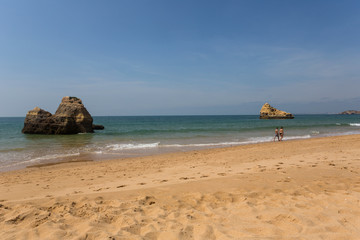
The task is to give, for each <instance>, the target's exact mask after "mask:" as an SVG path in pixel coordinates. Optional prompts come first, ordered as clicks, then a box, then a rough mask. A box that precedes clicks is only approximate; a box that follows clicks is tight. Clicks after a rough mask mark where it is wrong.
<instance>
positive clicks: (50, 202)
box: [0, 135, 360, 239]
mask: <svg viewBox="0 0 360 240" xmlns="http://www.w3.org/2000/svg"><path fill="white" fill-rule="evenodd" d="M0 193H1V194H0V239H360V217H359V216H360V136H359V135H352V136H342V137H329V138H319V139H310V140H298V141H287V142H286V141H285V142H276V143H264V144H256V145H247V146H239V147H232V148H223V149H212V150H204V151H193V152H188V153H175V154H165V155H159V156H150V157H143V158H135V159H122V160H111V161H103V162H82V163H66V164H57V165H53V166H41V167H33V168H28V169H23V170H19V171H13V172H7V173H1V174H0Z"/></svg>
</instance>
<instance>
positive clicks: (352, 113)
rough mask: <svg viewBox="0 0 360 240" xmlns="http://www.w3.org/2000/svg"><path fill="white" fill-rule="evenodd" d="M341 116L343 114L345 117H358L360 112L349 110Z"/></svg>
mask: <svg viewBox="0 0 360 240" xmlns="http://www.w3.org/2000/svg"><path fill="white" fill-rule="evenodd" d="M339 114H343V115H357V114H360V111H356V110H348V111H345V112H342V113H339Z"/></svg>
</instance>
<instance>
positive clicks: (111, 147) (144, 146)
mask: <svg viewBox="0 0 360 240" xmlns="http://www.w3.org/2000/svg"><path fill="white" fill-rule="evenodd" d="M159 144H160V143H159V142H156V143H142V144H141V143H139V144H132V143H124V144H111V145H108V146H106V149H107V150H110V151H119V150H132V149H147V148H156V147H158V146H159Z"/></svg>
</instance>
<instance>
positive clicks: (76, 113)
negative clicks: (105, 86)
mask: <svg viewBox="0 0 360 240" xmlns="http://www.w3.org/2000/svg"><path fill="white" fill-rule="evenodd" d="M94 129H104V126H101V125H93V118H92V117H91V115H90V113H89V112H88V111H87V110H86V108H85V107H84V105H83V104H82V101H81V99H80V98H77V97H64V98H63V99H62V101H61V103H60V105H59V107H58V109H57V110H56V112H55V114H54V115H52V114H51V113H49V112H47V111H45V110H43V109H41V108H38V107H35V108H34V109H33V110H30V111H29V112H28V113H27V114H26V118H25V121H24V128H23V129H22V132H23V133H26V134H77V133H93V132H94Z"/></svg>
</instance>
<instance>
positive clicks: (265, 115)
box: [260, 103, 294, 119]
mask: <svg viewBox="0 0 360 240" xmlns="http://www.w3.org/2000/svg"><path fill="white" fill-rule="evenodd" d="M293 118H294V115H292V114H291V113H287V112H284V111H281V110H278V109H276V108H274V107H272V106H270V104H268V103H265V104H264V105H263V106H262V108H261V110H260V119H293Z"/></svg>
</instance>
